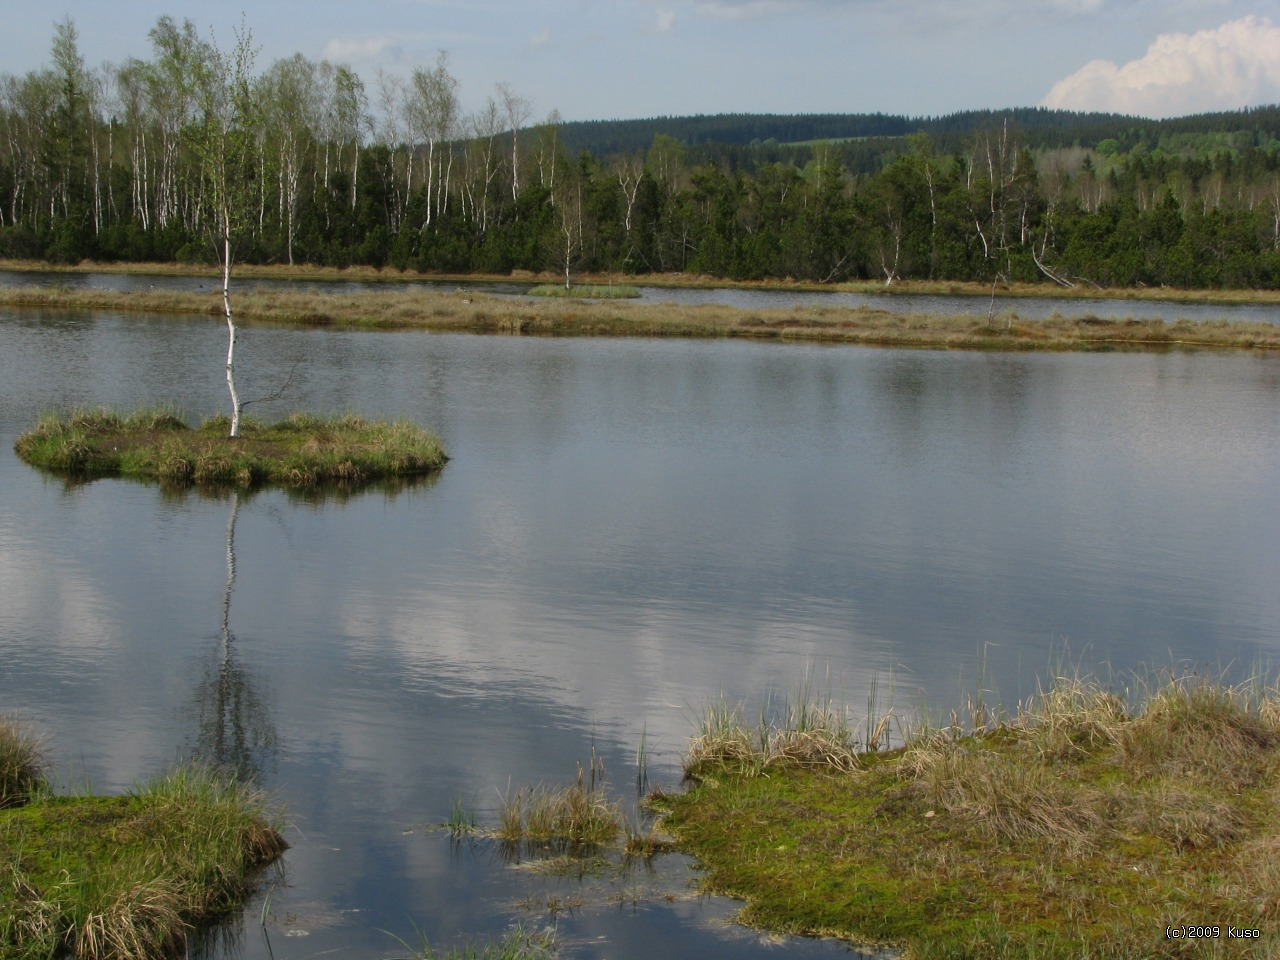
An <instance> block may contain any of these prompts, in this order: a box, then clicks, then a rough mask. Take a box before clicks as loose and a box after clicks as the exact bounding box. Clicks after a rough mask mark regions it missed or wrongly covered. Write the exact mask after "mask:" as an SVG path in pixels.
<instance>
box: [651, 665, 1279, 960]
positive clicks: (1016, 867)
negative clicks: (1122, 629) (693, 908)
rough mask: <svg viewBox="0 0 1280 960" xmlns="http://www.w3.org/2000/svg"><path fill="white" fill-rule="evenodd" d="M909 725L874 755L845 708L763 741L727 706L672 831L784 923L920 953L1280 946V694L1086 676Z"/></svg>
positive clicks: (667, 801)
mask: <svg viewBox="0 0 1280 960" xmlns="http://www.w3.org/2000/svg"><path fill="white" fill-rule="evenodd" d="M1135 700H1136V701H1137V703H1136V704H1135V703H1134V702H1133V701H1135ZM886 716H887V715H886ZM884 723H885V718H884V717H883V716H882V717H878V718H873V721H872V724H871V729H876V728H882V727H883V726H884ZM902 729H904V730H905V731H906V742H905V744H904V745H903V746H901V747H898V748H897V749H893V750H872V751H863V752H860V753H856V754H855V753H853V752H852V750H853V747H854V745H855V743H856V739H857V738H856V736H855V733H854V731H853V728H851V727H850V726H849V725H848V724H847V723H845V722H844V720H843V719H842V716H841V714H840V713H839V712H838V711H832V710H831V709H829V706H827V705H820V706H819V707H818V708H817V709H816V710H815V709H807V710H802V711H799V712H796V711H794V710H793V712H792V713H791V717H790V719H789V720H788V719H787V718H785V717H784V718H783V720H782V721H781V723H779V724H776V725H774V724H764V725H763V726H757V727H755V728H753V727H751V726H750V725H748V724H746V723H744V722H742V720H741V717H740V716H739V715H737V714H735V713H733V712H732V711H728V712H726V711H725V710H724V709H723V708H722V707H716V708H713V709H712V710H710V711H709V712H708V715H707V720H706V721H705V722H704V724H703V727H702V730H701V732H700V734H699V735H698V736H697V737H696V738H695V739H694V740H693V743H692V746H691V749H690V752H689V755H688V757H687V759H686V772H687V774H688V777H689V778H690V782H691V785H690V787H689V789H688V790H687V792H684V793H681V794H677V795H670V796H666V797H664V798H663V804H664V806H665V809H666V810H667V811H668V816H667V817H666V819H665V821H664V825H665V826H666V827H667V828H669V829H670V830H671V831H672V832H673V833H674V834H675V835H676V836H677V838H678V840H679V842H680V844H681V847H682V848H683V849H686V850H688V851H689V852H691V853H693V854H694V855H695V856H696V857H697V858H698V859H699V860H700V861H701V862H702V864H703V865H704V867H705V869H706V874H705V887H706V888H707V889H708V890H713V891H718V892H722V893H728V894H731V895H734V896H738V897H743V898H745V899H746V900H747V906H746V907H745V908H744V910H743V912H742V918H743V919H744V920H745V921H747V922H749V923H752V924H758V925H761V926H765V927H768V928H770V929H775V930H781V931H788V932H792V933H801V934H819V935H827V936H836V937H841V938H844V939H848V940H851V941H854V942H858V943H864V944H893V945H897V946H901V947H905V948H906V949H907V951H908V955H909V956H912V957H918V958H933V957H972V958H1005V957H1009V958H1012V957H1028V956H1035V957H1064V958H1065V957H1073V958H1079V957H1099V958H1101V957H1122V956H1144V957H1173V956H1178V957H1183V956H1214V957H1261V956H1270V955H1273V954H1274V951H1275V949H1276V947H1277V943H1278V941H1277V934H1276V932H1275V929H1274V918H1275V917H1276V915H1277V912H1278V911H1280V898H1278V897H1277V890H1278V889H1280V885H1278V883H1277V881H1278V879H1280V872H1278V870H1280V868H1278V867H1277V862H1278V860H1277V857H1276V853H1277V851H1280V690H1278V689H1277V687H1276V686H1275V685H1274V684H1271V685H1268V684H1263V683H1260V682H1251V683H1247V684H1244V685H1240V686H1228V685H1226V684H1223V683H1220V682H1215V681H1213V680H1210V679H1206V678H1205V677H1203V676H1199V675H1195V674H1181V675H1176V676H1168V677H1166V678H1165V679H1164V680H1163V681H1160V682H1156V683H1147V684H1145V685H1144V686H1142V687H1141V688H1140V689H1137V692H1136V693H1135V689H1129V690H1121V691H1114V690H1112V689H1109V688H1107V687H1104V686H1103V685H1101V684H1100V683H1098V682H1097V681H1096V680H1093V679H1089V678H1081V677H1079V676H1067V677H1061V678H1059V679H1058V680H1056V681H1055V682H1054V683H1053V684H1052V685H1051V686H1049V687H1048V688H1047V689H1045V690H1043V691H1042V692H1041V693H1039V694H1038V695H1036V696H1034V697H1032V698H1030V699H1029V700H1027V701H1026V702H1024V703H1022V704H1020V705H1019V706H1018V707H1017V708H1016V709H1015V710H1014V711H1013V712H1012V713H1011V714H1006V713H1003V712H1001V711H998V710H997V711H992V710H990V709H989V708H988V707H986V706H985V705H983V704H981V702H980V701H978V702H971V703H970V704H969V705H968V708H967V710H966V711H962V712H957V713H953V714H952V715H951V721H950V722H949V723H947V724H945V725H943V724H938V723H927V722H920V721H917V722H915V723H914V724H912V725H910V726H908V727H904V728H902ZM790 744H799V745H800V746H801V749H800V750H799V751H797V752H793V750H792V749H791V747H790V746H789V745H790ZM864 745H865V744H864ZM1203 923H1208V924H1210V925H1211V926H1213V927H1214V928H1215V929H1217V930H1218V931H1219V935H1218V936H1216V937H1207V936H1204V935H1200V936H1192V937H1190V938H1188V937H1187V936H1186V934H1185V932H1184V931H1185V930H1186V929H1187V928H1188V925H1191V924H1203ZM1229 931H1234V932H1235V936H1232V935H1230V934H1229Z"/></svg>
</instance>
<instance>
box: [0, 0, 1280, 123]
mask: <svg viewBox="0 0 1280 960" xmlns="http://www.w3.org/2000/svg"><path fill="white" fill-rule="evenodd" d="M250 8H251V12H248V13H247V15H246V17H245V22H246V23H247V25H248V26H249V28H250V30H251V31H252V33H253V37H254V40H255V42H256V43H257V44H258V45H259V46H260V48H261V52H260V54H259V61H258V66H259V67H260V68H265V67H266V66H268V65H269V64H270V63H271V62H272V61H273V60H275V59H277V58H280V57H284V56H290V55H292V54H294V53H302V54H303V55H305V56H307V57H309V58H311V59H313V60H321V59H327V60H330V61H331V62H334V63H343V64H346V65H348V66H350V67H352V68H353V69H354V70H355V71H356V72H357V73H359V74H360V76H361V77H362V78H363V79H364V81H365V83H366V85H367V86H368V88H369V90H370V94H371V96H370V99H371V100H376V96H374V77H375V73H376V71H377V70H378V69H379V68H380V69H382V70H383V71H385V72H387V73H389V74H399V75H407V74H408V73H409V72H410V71H412V70H413V69H414V67H417V66H430V65H431V64H433V63H434V62H435V59H436V54H437V51H439V50H441V49H443V50H446V51H448V53H449V65H450V70H451V71H452V73H453V74H454V76H456V77H457V78H458V80H459V94H460V96H461V98H462V102H463V106H464V108H465V109H468V110H475V109H479V108H480V107H481V106H483V104H484V101H485V99H486V97H488V96H490V95H492V94H493V90H494V85H495V84H496V83H499V82H506V83H508V84H510V86H511V88H513V89H514V90H515V92H516V93H518V94H519V95H521V96H523V97H525V98H526V99H528V100H529V101H531V103H532V107H533V114H534V118H535V119H540V118H542V117H545V116H546V115H547V113H549V112H550V111H551V110H552V109H558V110H559V111H560V113H561V115H562V116H563V117H564V118H565V119H567V120H590V119H607V118H630V117H650V116H660V115H678V114H690V113H720V112H776V113H820V112H823V113H825V112H875V111H881V112H885V113H905V114H908V115H911V116H922V115H937V114H944V113H951V112H953V111H956V110H964V109H970V108H988V107H990V108H1000V107H1007V106H1028V105H1035V104H1040V103H1044V104H1046V105H1050V106H1062V107H1071V108H1077V109H1099V110H1107V109H1119V110H1123V111H1125V112H1133V113H1139V114H1144V115H1147V116H1174V115H1181V114H1186V113H1192V112H1201V111H1204V110H1214V109H1234V108H1237V107H1243V106H1250V105H1256V104H1261V103H1276V102H1280V0H968V2H965V3H960V2H957V0H572V2H542V3H532V2H514V0H472V2H461V0H361V2H355V3H353V2H350V0H305V2H303V0H260V2H259V3H257V4H256V5H249V4H245V3H244V2H243V0H240V2H235V3H233V2H226V0H201V2H195V0H167V2H153V0H131V2H130V3H128V4H123V3H113V2H104V0H61V2H58V0H54V3H53V4H51V5H48V6H46V7H44V8H40V12H39V13H34V12H33V11H34V10H35V9H36V7H35V5H34V4H26V3H24V4H21V5H20V4H19V3H17V2H15V0H0V22H3V24H4V29H3V30H0V73H24V72H26V71H27V70H30V69H34V68H37V67H40V66H43V65H46V64H47V63H48V61H49V44H50V38H51V36H52V33H53V23H54V21H55V20H59V19H61V18H62V17H63V16H64V15H69V16H71V17H72V19H73V20H74V21H75V23H76V26H77V28H78V30H79V34H80V46H81V50H82V52H83V53H84V56H85V59H86V61H87V63H88V64H89V65H90V66H98V65H101V64H103V63H106V62H119V61H121V60H123V59H124V58H126V57H128V56H139V57H147V56H149V54H150V50H149V45H148V41H147V31H148V30H149V29H150V28H151V26H152V25H154V23H155V21H156V19H157V18H158V17H160V16H161V15H164V14H168V15H170V16H172V17H174V18H175V19H176V20H179V21H181V20H183V19H190V20H191V21H192V22H193V23H194V24H195V25H196V26H197V28H198V29H199V31H200V32H201V33H202V34H205V35H207V34H208V33H209V31H211V30H212V31H213V32H214V34H215V36H216V37H217V39H218V41H219V42H220V44H222V45H223V46H229V45H230V44H231V42H232V39H233V37H232V33H233V30H234V28H235V27H236V26H238V24H239V23H240V20H241V11H242V10H248V9H250Z"/></svg>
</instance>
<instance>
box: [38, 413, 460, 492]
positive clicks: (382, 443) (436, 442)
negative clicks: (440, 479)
mask: <svg viewBox="0 0 1280 960" xmlns="http://www.w3.org/2000/svg"><path fill="white" fill-rule="evenodd" d="M228 427H229V420H228V419H227V417H225V416H217V417H212V418H210V419H208V420H205V421H204V422H203V423H202V424H201V425H200V426H199V427H198V428H192V427H190V426H189V425H188V424H187V422H186V421H185V420H183V419H182V418H181V417H179V416H178V415H177V414H176V413H174V412H173V411H171V410H167V409H163V408H158V409H147V410H139V411H135V412H132V413H128V414H120V413H116V412H114V411H111V410H105V409H101V410H75V411H72V412H71V413H68V414H61V413H50V414H47V415H45V416H42V417H41V418H40V420H39V422H38V423H37V424H36V426H35V428H34V429H32V430H29V431H27V432H26V433H24V434H22V435H21V436H20V437H18V440H17V442H16V443H15V444H14V450H15V452H16V453H17V454H18V456H19V457H21V458H22V459H23V460H25V461H26V462H27V463H29V464H31V465H33V466H37V467H41V468H44V469H46V470H52V471H55V472H58V473H62V474H66V475H69V476H77V477H85V478H93V477H105V476H124V477H133V478H137V479H143V480H154V481H158V482H161V483H164V484H168V485H173V486H190V485H200V486H231V487H241V488H251V487H256V486H260V485H264V484H274V485H279V486H284V487H290V488H294V489H310V488H314V487H317V486H321V485H324V484H347V485H358V484H363V483H369V482H373V481H377V480H387V479H394V478H405V477H415V476H424V475H426V474H428V473H432V472H434V471H436V470H439V469H440V468H441V467H442V466H444V464H445V462H446V461H447V460H448V457H446V456H445V453H444V449H443V447H442V446H441V444H440V439H439V438H438V437H437V436H435V434H433V433H430V432H428V431H426V430H423V429H421V428H420V427H417V426H414V425H413V424H411V423H407V422H404V421H394V422H387V421H378V420H366V419H364V418H363V417H358V416H355V415H347V416H339V417H328V418H323V417H315V416H311V415H309V414H302V413H295V414H293V415H292V416H289V417H287V418H286V419H284V420H281V421H279V422H278V423H274V424H266V423H262V422H259V421H257V420H254V419H252V418H246V419H245V420H244V421H243V423H242V424H241V428H240V430H241V433H240V436H238V437H231V436H229V435H228V434H229V429H228Z"/></svg>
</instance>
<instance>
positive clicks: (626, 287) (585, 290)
mask: <svg viewBox="0 0 1280 960" xmlns="http://www.w3.org/2000/svg"><path fill="white" fill-rule="evenodd" d="M529 296H531V297H556V298H559V299H565V298H573V297H579V298H582V299H584V300H634V299H636V298H638V297H639V296H640V291H639V290H637V289H636V288H635V287H633V286H631V285H630V284H625V283H619V284H612V283H610V284H604V283H579V284H576V285H574V286H571V287H566V286H564V285H563V284H559V283H544V284H540V285H539V286H536V287H533V288H532V289H530V291H529Z"/></svg>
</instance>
